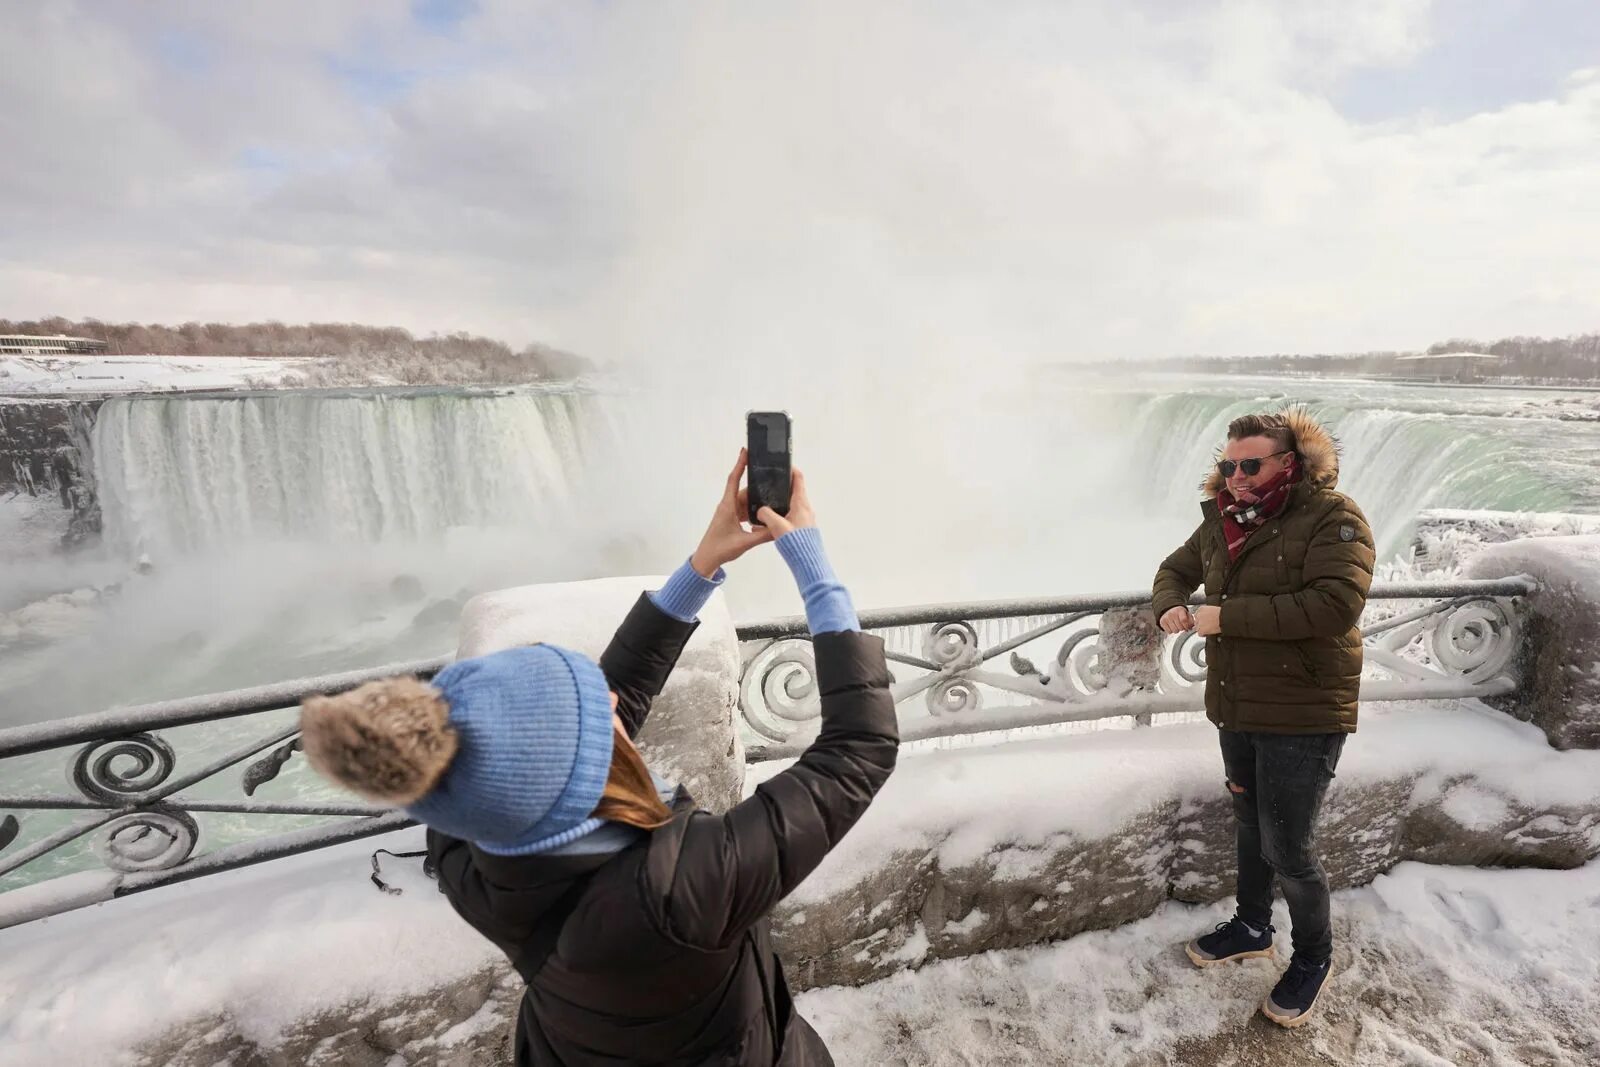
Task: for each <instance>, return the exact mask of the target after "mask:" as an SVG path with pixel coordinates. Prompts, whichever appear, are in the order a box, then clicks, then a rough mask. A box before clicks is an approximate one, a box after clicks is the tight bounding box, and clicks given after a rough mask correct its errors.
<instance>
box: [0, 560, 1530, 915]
mask: <svg viewBox="0 0 1600 1067" xmlns="http://www.w3.org/2000/svg"><path fill="white" fill-rule="evenodd" d="M1535 588H1536V586H1535V583H1534V582H1533V581H1532V580H1531V579H1528V578H1509V579H1502V580H1497V581H1449V582H1428V583H1389V584H1380V585H1375V586H1374V587H1373V590H1372V594H1371V601H1370V603H1369V606H1368V612H1367V615H1366V616H1365V619H1364V621H1365V623H1366V625H1365V629H1364V633H1365V639H1366V652H1367V656H1366V659H1367V663H1368V664H1369V666H1370V668H1371V673H1372V674H1373V675H1374V677H1370V678H1368V679H1367V680H1366V681H1365V682H1364V683H1363V685H1362V690H1361V695H1362V699H1364V700H1414V699H1437V698H1452V697H1473V696H1490V695H1496V694H1502V693H1507V692H1511V691H1513V690H1514V689H1515V688H1516V686H1517V681H1516V679H1515V678H1513V677H1512V676H1511V674H1510V673H1509V671H1510V668H1511V665H1512V664H1513V662H1514V660H1515V655H1516V652H1517V651H1518V645H1519V642H1520V633H1521V630H1520V625H1519V607H1518V605H1519V601H1518V600H1517V598H1518V597H1521V596H1524V595H1526V594H1528V593H1531V592H1533V591H1534V589H1535ZM1148 599H1149V598H1148V595H1147V594H1144V593H1127V594H1107V595H1091V596H1075V597H1064V598H1055V599H1040V600H1007V601H989V602H979V603H964V604H940V605H929V606H925V607H914V608H900V609H892V610H887V611H867V612H863V613H862V615H861V623H862V626H863V627H864V628H865V629H867V630H871V631H876V632H878V633H880V634H882V636H883V637H884V639H885V644H886V647H887V651H888V655H889V658H890V660H891V661H892V663H891V666H892V669H893V670H894V672H895V682H894V689H893V692H894V696H895V700H896V703H897V705H898V706H899V708H900V717H901V735H902V737H903V738H904V739H905V740H908V741H910V740H918V739H923V738H933V737H946V736H952V735H958V734H973V733H988V732H991V731H997V730H1006V729H1012V728H1016V727H1025V726H1043V725H1051V724H1061V723H1073V722H1085V721H1089V720H1097V719H1109V718H1116V717H1131V718H1132V719H1133V721H1134V722H1136V723H1139V724H1148V723H1150V722H1151V721H1152V719H1151V717H1152V716H1153V715H1155V714H1158V713H1166V712H1192V711H1196V710H1198V709H1199V708H1200V707H1201V700H1202V692H1203V683H1204V678H1205V654H1204V641H1203V640H1199V639H1196V638H1195V637H1194V635H1193V634H1188V635H1183V636H1181V637H1178V638H1164V637H1162V636H1161V635H1159V634H1158V633H1153V632H1152V627H1151V623H1150V618H1149V612H1148V610H1143V611H1141V610H1138V609H1141V608H1145V607H1147V605H1148ZM737 630H738V636H739V639H740V642H741V647H742V649H743V651H744V657H743V660H744V667H743V670H742V673H741V679H740V704H741V711H742V714H743V718H744V723H745V725H746V728H747V742H748V743H747V751H748V753H749V756H750V758H753V759H767V758H774V757H778V756H784V755H789V754H793V753H795V752H798V751H799V750H800V749H801V748H803V747H804V744H805V743H806V740H807V739H808V738H809V737H810V736H812V735H813V734H814V732H815V729H816V726H817V717H818V715H819V714H820V707H819V705H818V703H817V699H816V694H815V664H814V661H813V660H812V657H811V645H810V639H809V636H808V635H807V633H806V625H805V620H804V618H802V617H795V618H785V619H777V620H772V621H769V622H762V623H755V624H749V625H745V626H740V627H738V628H737ZM1113 633H1116V634H1118V635H1119V636H1117V637H1116V638H1115V639H1114V640H1113V637H1112V635H1113ZM1057 640H1059V641H1060V644H1059V646H1055V642H1056V641H1057ZM1114 644H1115V645H1116V649H1115V650H1113V648H1112V646H1113V645H1114ZM1052 646H1054V647H1052ZM1130 650H1131V651H1130ZM1007 654H1009V656H1008V659H1007V661H1006V662H1007V666H1008V667H1009V671H1003V670H999V669H996V665H995V662H994V661H995V660H997V659H998V658H999V657H1000V656H1002V655H1007ZM1030 655H1031V656H1032V657H1033V658H1030ZM1158 657H1159V668H1157V667H1156V663H1157V658H1158ZM1035 658H1037V659H1040V660H1041V661H1042V662H1044V663H1045V667H1044V669H1040V668H1039V667H1036V666H1035V665H1034V659H1035ZM446 662H448V660H447V659H444V658H440V659H434V660H427V661H420V662H413V663H400V664H391V665H389V666H385V667H379V668H376V669H373V670H365V671H352V672H347V673H343V674H336V675H328V676H324V677H319V678H306V679H300V680H297V681H291V682H282V683H277V684H273V685H268V686H259V687H256V688H252V689H245V690H238V691H234V692H230V693H221V694H215V695H210V696H201V697H192V698H187V699H183V700H175V701H168V702H165V703H160V704H150V705H144V706H141V707H131V708H121V709H115V710H112V711H107V712H102V713H99V714H94V715H85V716H80V717H77V718H72V719H64V720H57V721H54V722H46V723H39V724H36V725H32V726H24V727H16V728H12V729H8V730H0V767H3V768H4V771H3V772H0V781H5V782H6V783H8V785H10V786H11V787H12V788H16V783H34V782H46V781H59V780H60V775H61V772H62V770H63V769H64V770H65V772H66V773H65V777H66V780H67V782H68V784H69V785H70V786H71V787H72V790H73V792H70V793H48V792H20V793H9V792H8V793H7V794H4V795H0V812H8V813H7V814H5V815H3V816H0V928H5V927H7V926H13V925H16V924H18V923H23V922H28V921H31V920H33V919H38V918H43V917H45V916H48V915H54V914H58V913H60V912H63V911H69V910H72V909H74V908H79V907H83V906H85V905H88V904H93V903H98V902H100V901H104V900H109V899H111V898H112V897H116V896H123V895H126V894H128V893H133V892H137V891H139V890H143V889H151V888H155V887H157V886H161V885H167V884H170V883H173V882H180V881H184V880H187V879H190V878H195V877H198V876H201V875H205V874H212V873H215V872H218V871H225V870H230V869H233V868H237V867H244V866H248V865H250V864H254V863H261V862H263V861H266V860H271V859H277V858H279V857H283V856H289V855H294V854H297V853H301V852H307V851H311V850H313V849H317V848H323V847H326V846H328V845H334V844H338V843H340V842H344V841H352V840H356V839H358V838H362V837H367V836H370V835H374V834H380V833H385V832H387V831H390V830H394V829H399V828H401V827H404V826H408V825H410V822H409V820H407V819H406V817H405V816H404V815H403V814H402V813H400V812H397V811H391V810H385V809H382V808H374V807H371V806H368V805H364V804H360V803H357V802H354V801H352V800H351V799H350V798H348V797H346V796H344V795H342V794H339V793H337V792H335V791H334V790H333V789H332V787H330V786H328V785H327V784H326V783H323V782H321V781H320V780H319V779H317V778H315V777H314V776H312V775H309V774H307V773H306V772H305V768H304V765H303V762H294V761H293V757H294V755H295V753H296V752H297V751H299V748H300V741H299V728H298V715H297V709H298V706H299V704H300V702H301V701H302V700H303V699H305V698H306V697H308V696H311V695H313V694H317V693H335V692H341V691H344V690H347V689H352V688H354V687H356V686H358V685H360V684H362V683H363V682H366V681H370V680H373V679H376V678H386V677H392V676H394V675H397V674H412V675H416V676H418V677H421V678H430V677H432V676H433V674H434V673H435V672H437V671H438V670H439V669H440V668H441V667H443V666H444V664H445V663H446ZM918 696H920V697H922V700H921V701H920V702H919V701H916V700H914V698H916V697H918ZM180 734H181V735H182V737H181V738H180V737H179V736H178V735H180ZM180 747H181V748H182V749H183V750H184V755H185V758H184V759H183V760H181V761H180V758H179V755H178V749H179V748H180ZM180 762H182V763H184V764H194V765H195V766H194V767H193V769H184V770H183V771H182V773H179V766H180ZM241 764H248V765H247V766H245V768H244V770H243V772H242V774H240V775H239V776H238V778H237V779H234V780H231V781H230V780H229V775H228V773H227V772H230V771H231V770H233V769H234V768H237V767H239V766H240V765H241ZM275 781H276V783H277V784H276V785H275V786H274V787H273V788H272V790H269V792H276V793H277V794H278V795H279V796H280V799H274V800H269V799H259V798H257V796H256V793H257V790H260V789H263V788H264V787H266V786H268V784H269V783H273V782H275ZM241 796H242V799H241ZM9 812H20V813H22V816H23V818H24V819H26V823H24V821H23V820H22V819H19V818H18V816H17V815H15V814H10V813H9ZM203 821H204V822H205V823H206V824H207V826H208V827H209V829H208V830H207V831H206V832H204V833H203V832H202V822H203ZM202 840H212V841H215V843H216V846H215V847H212V848H210V849H209V850H207V851H200V852H197V850H198V849H199V847H200V845H201V843H202ZM86 841H87V842H88V843H89V844H90V845H91V846H92V847H91V848H88V849H86V848H84V847H83V846H84V844H85V842H86Z"/></svg>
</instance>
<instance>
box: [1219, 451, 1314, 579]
mask: <svg viewBox="0 0 1600 1067" xmlns="http://www.w3.org/2000/svg"><path fill="white" fill-rule="evenodd" d="M1299 480H1300V467H1299V465H1298V464H1296V463H1295V461H1294V457H1292V456H1291V457H1290V459H1289V463H1288V465H1287V466H1285V467H1284V468H1283V470H1281V471H1279V472H1278V473H1277V474H1274V475H1273V476H1272V478H1271V479H1270V480H1268V481H1266V482H1263V483H1262V484H1261V485H1259V486H1257V487H1256V489H1255V492H1254V493H1253V494H1251V499H1249V500H1239V499H1236V498H1235V497H1234V495H1233V494H1232V493H1230V492H1229V491H1228V489H1227V487H1226V486H1224V487H1223V488H1222V491H1221V492H1219V493H1217V508H1218V509H1219V510H1221V512H1222V532H1223V535H1224V536H1226V537H1227V539H1228V562H1229V563H1232V562H1233V561H1234V560H1236V559H1238V558H1239V552H1240V551H1241V550H1242V549H1243V548H1244V543H1245V542H1246V541H1248V540H1249V539H1250V535H1251V534H1253V533H1255V532H1256V530H1257V528H1259V527H1260V526H1261V524H1262V523H1264V522H1266V521H1267V520H1268V519H1270V518H1272V517H1273V516H1274V515H1276V514H1277V513H1278V512H1280V511H1282V510H1283V505H1284V504H1285V503H1287V502H1288V500H1289V490H1290V489H1293V488H1294V483H1295V482H1297V481H1299Z"/></svg>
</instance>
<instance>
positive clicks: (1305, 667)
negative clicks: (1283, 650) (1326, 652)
mask: <svg viewBox="0 0 1600 1067" xmlns="http://www.w3.org/2000/svg"><path fill="white" fill-rule="evenodd" d="M1294 654H1295V656H1297V657H1298V658H1299V661H1300V670H1301V671H1302V672H1303V673H1304V674H1305V676H1306V680H1307V681H1309V682H1310V683H1311V684H1312V685H1315V686H1319V687H1320V686H1321V685H1322V674H1321V673H1320V672H1319V671H1318V670H1317V664H1316V661H1314V660H1313V659H1312V658H1311V653H1310V652H1309V651H1307V650H1306V646H1305V645H1303V644H1301V643H1300V642H1299V641H1296V642H1295V643H1294Z"/></svg>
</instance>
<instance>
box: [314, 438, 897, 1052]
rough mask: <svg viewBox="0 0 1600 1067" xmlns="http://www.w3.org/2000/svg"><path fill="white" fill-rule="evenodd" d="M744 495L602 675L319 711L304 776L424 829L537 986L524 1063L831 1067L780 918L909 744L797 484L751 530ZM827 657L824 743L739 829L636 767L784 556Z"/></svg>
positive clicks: (374, 700)
mask: <svg viewBox="0 0 1600 1067" xmlns="http://www.w3.org/2000/svg"><path fill="white" fill-rule="evenodd" d="M744 467H745V456H744V454H743V453H741V454H740V457H739V462H738V463H737V464H736V465H735V466H734V469H733V472H732V473H731V474H730V475H729V477H728V481H727V485H726V487H725V489H724V492H723V495H722V499H721V501H720V502H719V503H718V505H717V509H716V512H715V514H714V515H713V517H712V520H711V524H710V526H709V528H708V529H707V530H706V533H705V537H704V538H703V539H702V540H701V542H700V545H699V547H698V548H696V549H695V552H694V554H693V555H692V556H691V557H690V558H689V560H688V562H686V563H685V564H684V565H683V567H681V568H680V569H679V570H678V571H677V573H675V574H674V575H672V577H671V578H670V579H669V580H668V581H667V583H666V584H665V585H664V586H663V587H662V588H661V589H659V590H657V591H655V592H653V593H648V594H645V595H643V596H641V597H640V599H639V601H638V603H636V604H635V605H634V607H633V609H632V610H631V611H630V612H629V614H628V616H627V618H626V619H625V620H623V623H622V625H621V627H619V628H618V630H617V632H616V635H615V636H614V637H613V638H612V640H611V643H610V645H609V646H608V647H607V648H606V651H605V653H604V654H603V655H601V657H600V661H599V663H598V664H596V663H595V662H593V661H591V660H589V659H588V658H586V657H584V656H582V655H580V654H578V653H576V652H571V651H568V650H566V649H562V648H558V647H556V646H554V645H534V646H529V647H524V648H514V649H508V650H506V651H503V652H496V653H493V654H491V655H487V656H480V657H477V658H474V659H469V660H462V661H460V662H457V663H454V664H451V665H450V666H449V667H447V668H445V669H444V670H443V671H441V672H439V674H438V675H437V676H436V677H435V678H434V680H433V682H432V683H431V684H428V683H423V682H420V681H417V680H416V679H413V678H400V679H390V680H387V681H383V682H374V683H369V684H368V685H365V686H362V687H361V688H359V689H355V690H352V691H351V692H349V693H345V694H341V695H339V696H334V697H317V698H313V699H311V700H308V701H307V702H306V704H305V707H304V709H303V712H302V715H301V724H302V730H303V743H304V748H305V752H306V756H307V758H308V759H309V760H310V762H311V764H312V765H313V766H314V767H315V768H316V769H317V770H318V771H319V772H321V773H322V774H324V775H325V776H327V777H328V778H330V779H332V780H333V781H335V782H337V783H339V784H340V785H342V786H344V787H345V788H347V789H350V790H351V791H353V792H355V793H358V794H360V795H362V796H365V797H367V798H369V799H371V800H373V801H376V802H379V803H385V804H391V805H395V806H397V807H403V808H405V810H406V811H407V812H408V813H409V814H410V815H411V816H412V817H414V818H416V819H417V820H418V821H420V822H422V823H425V824H426V825H427V826H428V852H429V857H430V859H431V861H432V864H433V866H434V867H435V869H436V870H437V871H438V876H439V883H440V887H441V889H442V890H443V891H444V893H445V895H446V896H447V897H448V898H449V900H450V903H451V904H452V905H453V906H454V907H455V910H456V911H457V912H458V913H459V914H460V915H461V917H462V918H463V919H465V920H466V921H467V922H468V923H470V924H471V925H472V927H473V928H474V929H476V930H477V931H478V932H479V933H481V934H483V935H484V936H485V937H487V938H488V939H489V940H490V941H492V942H494V943H495V944H496V945H497V946H499V947H500V948H501V949H502V950H503V951H504V952H505V953H506V955H507V956H508V957H509V958H510V960H511V963H512V965H513V966H514V967H515V968H516V969H517V971H518V972H519V973H520V974H521V976H522V978H523V980H524V981H525V982H526V983H527V991H526V993H525V995H524V997H523V1001H522V1010H521V1014H520V1017H519V1019H518V1023H517V1035H516V1062H517V1063H518V1064H519V1065H521V1064H565V1065H579V1064H612V1065H615V1064H624V1063H637V1064H683V1065H688V1064H748V1065H756V1067H766V1065H772V1064H782V1065H786V1067H787V1065H801V1064H805V1065H812V1064H831V1063H832V1062H833V1060H832V1057H831V1056H830V1055H829V1054H828V1050H827V1048H826V1046H825V1045H824V1044H823V1042H822V1039H821V1038H820V1037H819V1036H818V1035H817V1033H816V1031H814V1030H813V1029H812V1028H811V1027H810V1025H808V1024H807V1023H806V1021H805V1020H804V1019H802V1018H801V1017H800V1016H799V1015H798V1014H797V1013H796V1012H795V1010H794V1006H793V1003H792V1001H791V999H790V995H789V987H788V983H787V982H786V981H785V979H784V975H783V967H782V964H781V963H780V962H779V959H778V956H777V953H776V951H775V950H774V948H773V945H772V935H771V930H770V923H769V920H768V914H769V913H770V912H771V910H772V907H773V905H775V904H777V902H778V901H780V900H782V899H783V898H784V896H786V895H787V894H788V893H789V892H790V891H792V890H793V889H794V888H795V886H797V885H798V884H799V883H800V882H801V881H802V880H803V879H804V878H805V877H806V876H807V875H808V874H810V873H811V872H812V871H813V870H814V869H815V868H816V867H817V865H818V864H819V863H821V862H822V858H823V857H824V856H826V855H827V854H828V851H829V850H830V849H831V848H833V846H834V845H836V844H837V843H838V842H839V840H840V839H841V838H842V837H843V836H844V835H845V833H846V832H847V831H848V830H849V829H850V827H851V826H853V825H854V824H855V822H856V820H857V819H859V818H860V817H861V815H862V813H863V812H864V811H866V809H867V805H868V804H870V803H871V801H872V798H873V796H874V795H875V794H876V793H877V791H878V790H879V788H881V787H882V785H883V783H884V781H885V780H886V779H887V778H888V777H889V773H890V771H891V770H893V768H894V762H895V753H896V749H897V747H898V744H899V733H898V730H897V728H896V724H895V714H894V701H893V699H892V697H891V696H890V694H889V673H888V670H887V667H886V666H885V663H884V655H883V642H882V641H881V640H880V639H879V638H876V637H872V636H869V635H866V634H863V633H861V632H860V625H859V623H858V622H857V619H856V615H855V610H854V608H853V607H852V605H851V601H850V596H849V594H848V592H847V591H846V590H845V588H844V587H843V586H842V585H841V584H840V583H839V581H838V580H837V579H836V578H835V577H834V575H833V571H832V569H831V567H830V566H829V564H828V561H827V557H826V556H825V555H824V553H823V548H822V541H821V536H820V534H819V533H818V531H817V529H816V525H815V519H814V516H813V515H812V511H811V505H810V501H809V499H808V498H807V494H806V488H805V479H804V476H803V475H802V474H801V473H800V472H799V471H798V470H797V471H795V472H794V475H793V494H792V502H791V506H790V510H789V514H788V516H787V517H783V516H779V515H777V514H775V513H774V512H773V511H772V510H771V509H762V511H761V512H760V513H759V517H760V519H761V521H762V523H763V524H764V525H762V526H757V527H754V528H752V529H749V530H746V529H745V528H744V526H743V525H742V523H741V517H742V516H745V515H746V507H747V505H746V495H745V492H744V491H742V490H741V489H740V488H739V483H740V480H741V478H742V476H743V473H744ZM773 540H775V541H776V544H777V549H778V551H779V553H780V554H781V555H782V556H783V558H784V560H785V561H786V562H787V563H788V565H789V568H790V570H791V571H792V572H793V573H794V576H795V581H796V584H797V586H798V588H799V591H800V593H801V596H802V598H803V599H804V601H805V608H806V618H807V622H808V624H809V628H810V630H811V633H812V635H813V642H814V645H815V653H816V666H817V683H818V688H819V690H820V693H821V699H822V728H821V732H820V734H819V735H818V737H817V739H816V741H815V742H814V743H813V744H812V745H811V747H810V748H809V749H807V750H806V752H805V754H804V755H802V756H801V757H800V759H799V760H798V761H797V762H796V763H795V764H794V766H793V767H791V768H790V769H788V770H787V771H784V772H783V773H782V774H779V775H777V776H775V777H773V778H771V779H769V780H768V781H766V782H763V783H762V784H761V785H759V786H758V787H756V790H755V793H754V794H753V795H752V796H751V797H750V798H749V799H747V800H745V801H743V802H742V803H740V804H739V805H738V806H737V807H735V808H734V809H733V810H732V811H730V812H728V813H727V814H726V815H720V816H719V815H712V814H709V813H707V812H703V811H699V810H697V809H696V807H695V803H694V799H693V798H692V797H691V796H690V795H689V794H688V793H687V792H686V791H685V790H684V789H682V788H681V787H678V786H676V785H674V784H673V783H669V782H664V781H662V780H661V779H660V778H658V777H656V776H655V775H653V774H652V773H651V771H650V769H649V768H648V767H647V766H646V764H645V762H644V759H643V758H642V757H641V756H640V754H639V751H638V750H637V749H636V748H635V747H634V745H633V738H634V737H635V736H636V735H637V734H638V732H639V729H640V727H641V726H643V724H644V721H645V717H646V716H647V715H648V714H649V712H650V703H651V701H652V699H654V697H655V696H656V695H657V694H658V693H660V692H661V690H662V688H663V687H664V686H665V685H666V681H667V676H668V675H669V674H670V673H671V672H672V668H673V666H674V664H675V663H676V662H677V660H678V656H679V655H680V653H681V652H682V651H683V647H684V645H685V644H686V643H687V641H688V640H689V636H690V635H691V634H692V633H693V632H694V630H695V627H696V626H697V625H698V623H697V621H696V615H697V613H698V612H699V610H700V608H701V607H702V606H703V605H704V604H705V602H706V600H707V599H708V598H709V597H710V595H711V593H712V591H713V590H714V589H715V588H716V587H717V586H718V585H719V584H720V583H721V582H722V580H723V577H724V576H723V572H722V566H723V565H724V564H726V563H731V562H732V561H733V560H736V559H738V558H739V557H740V556H742V555H744V553H746V552H747V551H749V550H750V549H752V548H755V547H756V546H758V545H761V544H764V543H766V542H768V541H773Z"/></svg>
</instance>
